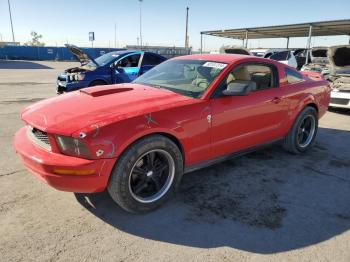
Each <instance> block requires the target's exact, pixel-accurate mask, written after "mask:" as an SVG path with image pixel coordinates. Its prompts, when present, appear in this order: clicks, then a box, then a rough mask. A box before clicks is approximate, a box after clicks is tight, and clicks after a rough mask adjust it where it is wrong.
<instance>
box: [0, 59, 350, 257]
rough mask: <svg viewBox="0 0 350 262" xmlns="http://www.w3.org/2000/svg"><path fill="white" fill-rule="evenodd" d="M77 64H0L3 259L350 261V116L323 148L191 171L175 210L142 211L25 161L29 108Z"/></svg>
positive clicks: (325, 127) (262, 154) (330, 126)
mask: <svg viewBox="0 0 350 262" xmlns="http://www.w3.org/2000/svg"><path fill="white" fill-rule="evenodd" d="M75 64H76V63H67V62H65V63H63V62H30V61H26V62H5V61H0V130H1V133H0V136H1V139H0V148H1V150H2V154H1V157H0V196H1V198H0V225H1V227H0V254H1V261H93V260H99V261H202V262H203V261H344V262H345V261H346V262H348V261H350V231H349V228H350V112H349V111H343V110H337V111H332V112H328V113H327V114H326V115H325V116H324V117H323V118H322V119H321V121H320V129H319V133H318V137H317V142H316V144H315V147H314V148H313V149H312V150H311V151H309V152H308V153H306V154H304V155H291V154H288V153H286V152H284V151H283V150H282V149H281V148H280V147H279V146H273V147H269V148H266V149H264V150H262V151H259V152H255V153H252V154H249V155H246V156H244V157H241V158H237V159H234V160H231V161H227V162H224V163H221V164H217V165H214V166H212V167H210V168H206V169H203V170H200V171H197V172H193V173H190V174H188V175H186V176H184V178H183V181H182V184H181V187H180V190H179V192H178V193H177V195H176V196H175V197H174V198H173V199H172V200H171V201H170V202H168V203H167V204H166V205H165V206H164V207H163V208H161V209H159V210H157V211H155V212H152V213H149V214H146V215H131V214H128V213H125V212H124V211H123V210H121V209H120V208H119V207H118V206H117V205H116V204H114V203H113V201H112V200H111V199H110V197H109V196H108V195H107V194H106V193H99V194H73V193H65V192H59V191H56V190H54V189H52V188H50V187H48V186H46V185H45V184H43V183H41V182H40V181H38V180H37V179H36V178H35V177H33V176H32V175H30V174H29V172H28V171H26V170H25V169H24V168H23V166H22V165H21V164H20V161H19V160H18V158H17V156H16V154H15V152H14V150H13V148H12V137H13V134H14V133H15V131H16V130H17V129H18V128H20V127H21V126H22V125H23V123H21V121H20V119H19V111H20V110H21V108H23V107H25V106H27V105H29V104H31V103H33V102H35V101H38V100H41V99H43V98H46V97H50V96H55V79H56V76H57V74H58V73H59V72H60V71H62V70H63V69H64V68H67V67H69V66H72V65H75Z"/></svg>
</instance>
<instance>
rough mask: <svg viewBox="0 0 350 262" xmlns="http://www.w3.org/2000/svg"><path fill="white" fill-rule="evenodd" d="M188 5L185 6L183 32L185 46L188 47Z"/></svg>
mask: <svg viewBox="0 0 350 262" xmlns="http://www.w3.org/2000/svg"><path fill="white" fill-rule="evenodd" d="M188 9H189V8H188V7H186V33H185V48H188Z"/></svg>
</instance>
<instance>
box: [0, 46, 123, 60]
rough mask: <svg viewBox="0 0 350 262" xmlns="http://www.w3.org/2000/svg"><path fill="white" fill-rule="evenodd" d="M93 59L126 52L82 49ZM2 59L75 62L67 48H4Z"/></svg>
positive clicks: (112, 49) (114, 49)
mask: <svg viewBox="0 0 350 262" xmlns="http://www.w3.org/2000/svg"><path fill="white" fill-rule="evenodd" d="M81 49H82V50H84V51H85V52H86V53H88V54H89V55H90V56H91V57H93V58H96V57H99V56H101V55H103V54H105V53H108V52H112V51H118V50H124V49H121V48H119V49H116V48H81ZM0 59H10V60H15V59H17V60H57V61H59V60H64V61H69V60H75V58H74V56H73V55H72V53H71V52H69V50H68V49H67V48H66V47H53V46H44V47H35V46H4V47H2V48H0Z"/></svg>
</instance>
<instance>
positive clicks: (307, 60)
mask: <svg viewBox="0 0 350 262" xmlns="http://www.w3.org/2000/svg"><path fill="white" fill-rule="evenodd" d="M311 37H312V25H310V28H309V38H308V40H307V46H306V58H305V65H306V64H308V62H309V53H310V46H311Z"/></svg>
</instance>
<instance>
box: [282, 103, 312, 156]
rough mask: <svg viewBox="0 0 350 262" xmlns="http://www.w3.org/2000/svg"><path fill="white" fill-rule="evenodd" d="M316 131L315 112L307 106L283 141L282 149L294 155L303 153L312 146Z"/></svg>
mask: <svg viewBox="0 0 350 262" xmlns="http://www.w3.org/2000/svg"><path fill="white" fill-rule="evenodd" d="M317 130H318V116H317V111H316V109H315V108H313V107H311V106H307V107H305V108H304V109H303V110H302V111H301V112H300V113H299V115H298V117H297V118H296V120H295V122H294V124H293V126H292V128H291V129H290V130H289V132H288V134H287V136H286V137H285V139H284V143H283V147H284V148H285V149H286V150H287V151H289V152H291V153H294V154H299V153H303V152H305V151H307V150H308V149H310V148H311V147H312V145H313V144H314V142H315V137H316V134H317Z"/></svg>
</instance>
